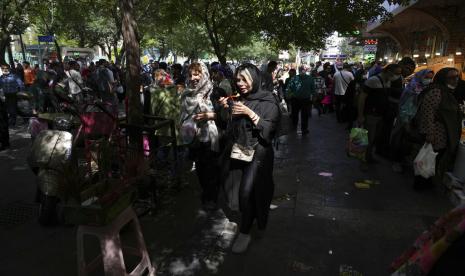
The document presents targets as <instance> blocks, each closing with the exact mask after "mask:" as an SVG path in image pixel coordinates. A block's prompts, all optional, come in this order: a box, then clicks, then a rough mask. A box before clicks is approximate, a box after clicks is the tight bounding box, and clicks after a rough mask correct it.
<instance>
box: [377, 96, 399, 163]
mask: <svg viewBox="0 0 465 276" xmlns="http://www.w3.org/2000/svg"><path fill="white" fill-rule="evenodd" d="M398 110H399V105H398V104H395V103H389V108H388V110H387V112H386V113H385V114H384V116H383V130H382V134H381V137H380V139H379V140H378V143H377V144H376V153H378V154H379V155H381V156H384V157H388V158H390V159H392V158H393V157H396V159H399V157H398V153H397V152H393V149H392V148H391V145H390V140H391V133H392V128H393V126H394V120H395V119H396V117H397V113H398V112H397V111H398ZM396 161H397V160H396Z"/></svg>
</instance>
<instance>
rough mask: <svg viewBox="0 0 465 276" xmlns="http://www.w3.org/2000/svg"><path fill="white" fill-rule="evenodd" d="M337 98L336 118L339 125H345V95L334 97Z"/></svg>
mask: <svg viewBox="0 0 465 276" xmlns="http://www.w3.org/2000/svg"><path fill="white" fill-rule="evenodd" d="M334 98H335V105H336V118H337V121H338V122H339V123H343V122H344V121H345V120H347V118H344V114H342V109H343V104H344V96H343V95H334Z"/></svg>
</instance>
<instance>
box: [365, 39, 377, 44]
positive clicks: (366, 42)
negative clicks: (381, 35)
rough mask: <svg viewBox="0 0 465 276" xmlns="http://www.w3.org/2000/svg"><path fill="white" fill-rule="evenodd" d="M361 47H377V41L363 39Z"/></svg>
mask: <svg viewBox="0 0 465 276" xmlns="http://www.w3.org/2000/svg"><path fill="white" fill-rule="evenodd" d="M363 45H378V40H377V39H365V40H364V41H363Z"/></svg>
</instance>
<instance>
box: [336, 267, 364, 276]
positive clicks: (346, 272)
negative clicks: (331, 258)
mask: <svg viewBox="0 0 465 276" xmlns="http://www.w3.org/2000/svg"><path fill="white" fill-rule="evenodd" d="M339 276H363V274H362V273H360V272H358V271H356V270H354V269H353V268H352V266H350V265H340V266H339Z"/></svg>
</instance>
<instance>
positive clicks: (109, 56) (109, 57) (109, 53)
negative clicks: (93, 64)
mask: <svg viewBox="0 0 465 276" xmlns="http://www.w3.org/2000/svg"><path fill="white" fill-rule="evenodd" d="M106 47H108V55H107V57H108V61H111V60H112V59H111V53H112V50H111V45H109V44H107V46H106Z"/></svg>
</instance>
